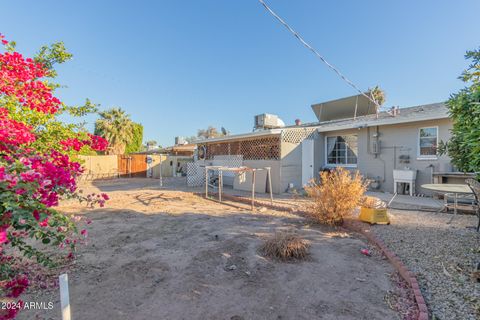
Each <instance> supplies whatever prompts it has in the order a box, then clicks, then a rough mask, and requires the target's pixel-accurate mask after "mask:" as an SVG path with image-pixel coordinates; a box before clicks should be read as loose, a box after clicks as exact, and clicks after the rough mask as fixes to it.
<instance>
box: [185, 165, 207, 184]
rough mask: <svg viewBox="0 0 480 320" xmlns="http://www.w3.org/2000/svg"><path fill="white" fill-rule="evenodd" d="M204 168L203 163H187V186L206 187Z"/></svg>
mask: <svg viewBox="0 0 480 320" xmlns="http://www.w3.org/2000/svg"><path fill="white" fill-rule="evenodd" d="M201 165H202V167H201ZM204 166H205V163H204V162H203V161H196V162H187V186H189V187H200V186H203V185H205V167H204Z"/></svg>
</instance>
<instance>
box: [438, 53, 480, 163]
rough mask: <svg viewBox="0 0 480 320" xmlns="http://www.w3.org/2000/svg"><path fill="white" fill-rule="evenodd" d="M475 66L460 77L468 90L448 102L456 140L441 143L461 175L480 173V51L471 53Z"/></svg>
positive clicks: (453, 135) (466, 55) (452, 131)
mask: <svg viewBox="0 0 480 320" xmlns="http://www.w3.org/2000/svg"><path fill="white" fill-rule="evenodd" d="M465 59H467V60H471V64H470V65H469V66H468V68H467V69H466V70H464V71H463V73H462V74H461V76H460V77H459V79H460V80H462V81H463V82H464V83H465V84H466V87H465V88H463V89H461V90H460V91H459V92H457V93H454V94H452V95H451V96H450V99H448V101H447V106H448V109H449V113H450V117H451V118H452V120H453V128H452V130H451V133H452V136H451V138H450V140H449V141H447V142H443V141H442V142H441V143H440V145H439V152H440V153H441V154H448V155H449V156H450V158H451V159H452V163H453V165H455V166H456V167H457V168H458V169H459V170H460V171H463V172H480V129H479V123H480V48H479V49H477V50H473V51H467V53H466V54H465Z"/></svg>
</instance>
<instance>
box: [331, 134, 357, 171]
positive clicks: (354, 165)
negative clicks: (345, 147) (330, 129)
mask: <svg viewBox="0 0 480 320" xmlns="http://www.w3.org/2000/svg"><path fill="white" fill-rule="evenodd" d="M344 136H356V137H357V153H358V134H344ZM329 137H341V135H328V136H325V137H324V139H325V141H324V150H325V152H324V153H325V156H324V159H323V160H324V162H325V165H324V167H326V168H336V167H342V168H357V167H358V154H357V163H356V164H334V163H328V149H327V139H328V138H329ZM345 152H346V151H345ZM345 157H347V153H345ZM347 159H348V157H347Z"/></svg>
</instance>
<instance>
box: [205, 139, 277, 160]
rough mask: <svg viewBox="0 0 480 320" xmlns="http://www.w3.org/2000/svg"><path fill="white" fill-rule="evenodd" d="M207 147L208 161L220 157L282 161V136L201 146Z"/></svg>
mask: <svg viewBox="0 0 480 320" xmlns="http://www.w3.org/2000/svg"><path fill="white" fill-rule="evenodd" d="M201 147H206V151H207V154H206V159H208V160H210V159H213V158H214V156H218V155H243V159H244V160H280V136H279V135H278V136H268V137H259V138H254V139H248V140H236V141H225V142H218V143H215V142H213V143H208V144H206V145H203V146H201V145H199V148H201Z"/></svg>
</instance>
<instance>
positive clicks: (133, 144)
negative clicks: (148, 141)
mask: <svg viewBox="0 0 480 320" xmlns="http://www.w3.org/2000/svg"><path fill="white" fill-rule="evenodd" d="M142 142H143V126H142V125H141V124H140V123H136V122H134V123H133V137H132V140H131V141H130V142H129V143H128V144H127V146H126V148H125V153H126V154H129V153H135V152H139V151H141V150H142Z"/></svg>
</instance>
